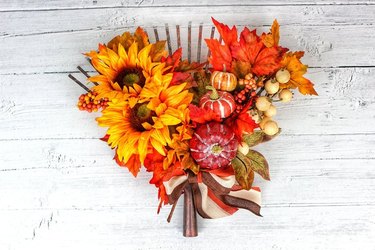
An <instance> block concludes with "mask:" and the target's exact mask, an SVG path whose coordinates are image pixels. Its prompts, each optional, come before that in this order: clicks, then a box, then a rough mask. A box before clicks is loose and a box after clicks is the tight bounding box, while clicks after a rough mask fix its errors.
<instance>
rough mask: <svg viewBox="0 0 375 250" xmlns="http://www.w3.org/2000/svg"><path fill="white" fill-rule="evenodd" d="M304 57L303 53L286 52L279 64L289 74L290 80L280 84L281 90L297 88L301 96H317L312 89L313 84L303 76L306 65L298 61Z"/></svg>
mask: <svg viewBox="0 0 375 250" xmlns="http://www.w3.org/2000/svg"><path fill="white" fill-rule="evenodd" d="M303 55H304V52H303V51H298V52H294V53H293V52H288V53H286V54H285V55H284V58H283V60H282V62H281V65H282V67H284V68H286V69H287V70H288V71H289V72H290V80H289V82H287V83H285V84H281V85H280V87H281V88H293V89H295V88H298V91H299V92H300V93H301V94H303V95H318V93H317V92H316V91H315V89H314V84H313V83H312V82H311V81H310V80H309V79H307V78H305V77H304V76H303V75H304V74H305V73H306V72H307V68H308V66H307V65H304V64H302V63H301V61H300V59H301V57H302V56H303Z"/></svg>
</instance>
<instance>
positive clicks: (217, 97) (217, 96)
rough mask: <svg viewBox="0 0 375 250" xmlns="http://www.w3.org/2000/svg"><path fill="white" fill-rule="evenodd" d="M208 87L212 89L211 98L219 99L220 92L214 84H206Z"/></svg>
mask: <svg viewBox="0 0 375 250" xmlns="http://www.w3.org/2000/svg"><path fill="white" fill-rule="evenodd" d="M206 89H208V90H211V94H210V99H211V100H217V99H219V97H220V96H219V93H218V92H217V90H216V89H215V88H214V87H213V86H206Z"/></svg>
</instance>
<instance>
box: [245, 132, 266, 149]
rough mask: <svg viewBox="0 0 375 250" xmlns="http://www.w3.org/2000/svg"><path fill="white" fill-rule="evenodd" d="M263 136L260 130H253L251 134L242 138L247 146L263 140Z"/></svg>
mask: <svg viewBox="0 0 375 250" xmlns="http://www.w3.org/2000/svg"><path fill="white" fill-rule="evenodd" d="M264 136H265V134H264V133H263V132H262V131H254V133H252V134H249V135H245V136H243V140H244V142H246V143H247V145H249V147H254V146H256V145H258V144H259V143H261V142H263V138H264Z"/></svg>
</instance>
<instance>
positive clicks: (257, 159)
mask: <svg viewBox="0 0 375 250" xmlns="http://www.w3.org/2000/svg"><path fill="white" fill-rule="evenodd" d="M246 158H247V159H248V160H250V168H251V169H252V170H254V171H255V172H257V173H258V174H259V175H260V176H262V178H263V179H265V180H267V181H269V180H270V172H269V167H268V162H267V160H266V158H265V157H264V156H263V155H262V154H261V153H259V152H257V151H255V150H251V149H250V150H249V153H247V155H246Z"/></svg>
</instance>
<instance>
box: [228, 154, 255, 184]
mask: <svg viewBox="0 0 375 250" xmlns="http://www.w3.org/2000/svg"><path fill="white" fill-rule="evenodd" d="M232 167H233V169H234V174H235V176H236V180H237V182H238V183H239V184H240V185H241V186H242V188H243V189H246V190H250V188H251V185H252V184H253V181H254V171H253V170H252V168H251V161H250V159H249V158H248V157H246V156H245V155H243V154H242V153H241V152H237V155H236V157H235V158H234V159H233V160H232Z"/></svg>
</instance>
